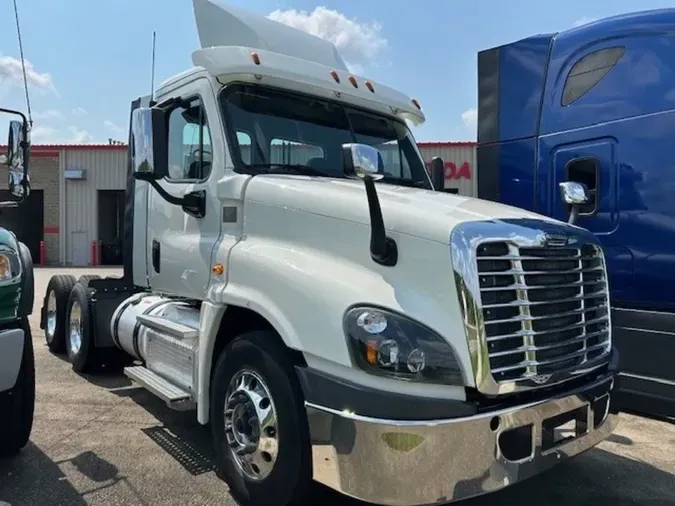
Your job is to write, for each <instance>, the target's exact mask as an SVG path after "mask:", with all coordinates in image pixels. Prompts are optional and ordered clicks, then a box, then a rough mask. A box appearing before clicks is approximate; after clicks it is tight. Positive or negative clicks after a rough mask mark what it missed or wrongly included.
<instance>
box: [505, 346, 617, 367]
mask: <svg viewBox="0 0 675 506" xmlns="http://www.w3.org/2000/svg"><path fill="white" fill-rule="evenodd" d="M604 346H605V343H600V344H595V345H593V346H590V347H586V348H584V349H583V350H580V351H577V352H574V353H570V354H568V355H565V356H564V357H558V358H554V359H550V360H544V361H537V360H534V361H532V360H525V361H523V362H519V363H518V364H514V365H509V366H506V367H499V368H497V369H492V373H493V374H495V373H497V374H499V373H500V372H505V371H515V370H516V369H522V368H524V367H529V366H535V367H536V366H541V365H548V364H554V363H556V362H562V361H563V360H569V359H570V358H574V357H577V356H579V357H581V356H582V355H586V354H587V353H589V352H591V351H593V350H594V349H598V350H599V349H601V348H603V347H604Z"/></svg>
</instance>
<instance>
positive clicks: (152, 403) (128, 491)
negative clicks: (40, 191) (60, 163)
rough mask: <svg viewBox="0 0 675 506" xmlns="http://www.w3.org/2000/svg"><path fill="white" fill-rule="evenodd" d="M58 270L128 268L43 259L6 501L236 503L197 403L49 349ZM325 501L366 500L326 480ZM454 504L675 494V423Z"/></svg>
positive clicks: (637, 500)
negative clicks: (181, 406)
mask: <svg viewBox="0 0 675 506" xmlns="http://www.w3.org/2000/svg"><path fill="white" fill-rule="evenodd" d="M57 272H62V273H65V272H72V273H73V274H75V275H76V276H79V275H82V274H85V273H92V274H93V273H97V274H103V275H118V274H119V270H117V269H115V270H104V269H87V270H80V269H37V272H36V294H35V308H34V313H33V316H32V318H31V327H32V330H33V341H34V344H35V356H36V369H37V401H36V408H35V409H36V410H35V422H34V428H33V433H32V438H31V442H30V443H29V445H28V446H27V447H26V448H25V449H24V451H23V452H21V453H20V454H19V455H18V456H17V457H15V458H13V459H11V460H7V461H0V506H5V505H4V504H3V501H4V502H5V503H8V504H10V505H11V506H57V505H58V506H65V505H68V506H70V505H73V506H79V505H101V506H103V505H105V506H115V505H123V504H124V505H128V506H136V505H138V506H147V505H151V506H155V505H156V506H171V505H176V506H191V505H195V506H197V505H200V506H202V505H203V506H208V505H219V506H225V505H234V504H235V503H234V501H233V499H232V498H231V496H230V495H229V493H228V489H227V486H226V485H225V484H224V483H223V482H221V481H220V480H219V479H218V478H217V477H216V476H215V473H214V463H213V452H212V451H211V449H210V447H209V434H208V429H207V428H205V427H202V426H200V425H199V424H198V423H197V421H196V417H195V415H194V413H193V412H175V411H172V410H170V409H169V408H167V407H166V406H165V405H164V403H163V402H162V401H160V400H158V399H156V398H155V397H154V396H153V395H152V394H150V393H148V392H146V391H145V390H143V389H141V388H138V387H136V386H134V385H133V384H131V382H130V381H128V380H127V379H126V378H125V377H124V376H95V377H88V376H80V375H78V374H76V373H74V372H73V371H72V369H71V367H70V365H69V364H68V363H67V362H66V361H65V360H64V359H63V358H59V357H57V356H54V355H52V354H51V353H50V352H49V351H48V349H47V347H46V344H45V341H44V332H43V331H42V330H40V328H39V310H40V307H41V305H42V297H43V296H44V290H45V288H46V285H47V282H48V280H49V277H50V276H51V275H53V274H55V273H57ZM448 458H452V456H451V455H449V456H448ZM320 504H323V505H331V504H334V505H340V506H357V505H359V504H361V503H357V502H355V501H352V500H349V499H346V498H343V497H340V496H338V495H337V494H334V493H332V492H330V491H325V494H324V497H322V498H321V499H320ZM455 504H461V505H462V506H511V505H513V506H516V505H518V506H520V505H523V506H525V505H527V506H529V505H537V506H558V505H560V506H562V505H565V506H568V505H588V506H624V505H644V506H657V505H658V506H660V505H663V506H673V505H675V423H672V422H668V421H657V420H652V419H648V418H642V417H638V416H633V415H628V414H622V415H621V420H620V423H619V427H618V429H617V430H616V432H615V433H614V434H613V435H612V436H611V437H610V438H609V440H607V441H605V442H603V443H602V444H600V445H599V446H598V447H596V448H594V449H592V450H590V451H588V452H587V453H585V454H583V455H580V456H579V457H577V458H575V459H572V460H570V461H568V462H565V463H563V464H561V465H559V466H558V467H556V468H554V469H553V470H551V471H549V472H547V473H544V474H542V475H540V476H537V477H535V478H532V479H530V480H527V481H525V482H523V483H520V484H517V485H514V486H512V487H510V488H508V489H506V490H504V491H501V492H497V493H494V494H491V495H488V496H483V497H479V498H477V499H473V500H470V501H465V502H463V503H455ZM317 506H318V505H317Z"/></svg>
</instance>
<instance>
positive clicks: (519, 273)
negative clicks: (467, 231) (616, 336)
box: [476, 241, 610, 383]
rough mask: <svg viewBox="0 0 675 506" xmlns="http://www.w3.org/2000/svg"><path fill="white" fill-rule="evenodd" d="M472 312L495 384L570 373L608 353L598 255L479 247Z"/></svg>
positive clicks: (586, 249)
mask: <svg viewBox="0 0 675 506" xmlns="http://www.w3.org/2000/svg"><path fill="white" fill-rule="evenodd" d="M476 262H477V273H478V283H479V286H478V288H479V290H480V301H481V304H480V310H481V311H482V316H483V325H484V333H485V341H486V346H487V354H488V358H489V367H490V372H491V373H492V377H493V379H494V381H495V382H497V383H511V382H514V381H522V380H528V379H532V380H534V381H535V383H536V382H537V380H538V379H539V380H540V382H542V383H545V382H546V379H547V378H546V376H547V375H556V376H557V375H559V373H570V374H571V373H574V372H576V371H578V370H581V369H584V368H585V365H590V363H596V362H598V361H599V360H601V359H602V358H603V357H605V356H606V355H608V353H609V351H610V350H609V345H610V330H609V308H608V295H607V292H608V288H607V279H606V274H605V268H604V260H603V257H602V252H601V250H600V249H599V247H597V246H595V245H593V244H584V245H581V246H579V247H543V246H527V247H523V246H519V245H516V244H514V243H512V242H510V241H494V242H492V241H491V242H482V243H480V244H479V245H478V247H477V249H476Z"/></svg>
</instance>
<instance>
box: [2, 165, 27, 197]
mask: <svg viewBox="0 0 675 506" xmlns="http://www.w3.org/2000/svg"><path fill="white" fill-rule="evenodd" d="M7 186H8V188H9V193H11V194H12V196H14V197H17V198H19V199H23V198H25V197H28V195H30V178H29V177H28V176H26V183H25V185H24V175H23V172H17V171H14V170H10V171H9V179H8V181H7Z"/></svg>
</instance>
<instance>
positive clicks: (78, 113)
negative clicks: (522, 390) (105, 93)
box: [71, 107, 89, 116]
mask: <svg viewBox="0 0 675 506" xmlns="http://www.w3.org/2000/svg"><path fill="white" fill-rule="evenodd" d="M71 114H72V115H73V116H86V115H87V114H89V113H88V112H87V111H86V110H85V109H83V108H82V107H75V108H74V109H73V111H72V113H71Z"/></svg>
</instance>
